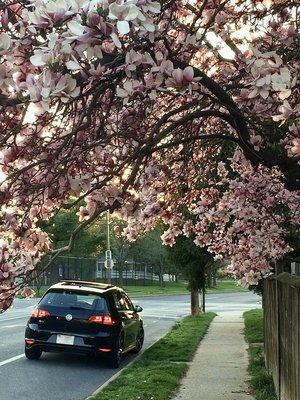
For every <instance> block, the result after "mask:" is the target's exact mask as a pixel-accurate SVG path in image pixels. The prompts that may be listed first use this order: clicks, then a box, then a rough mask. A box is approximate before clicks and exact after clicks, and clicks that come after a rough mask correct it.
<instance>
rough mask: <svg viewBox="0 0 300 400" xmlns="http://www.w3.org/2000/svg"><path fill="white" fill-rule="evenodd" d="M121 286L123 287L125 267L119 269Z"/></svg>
mask: <svg viewBox="0 0 300 400" xmlns="http://www.w3.org/2000/svg"><path fill="white" fill-rule="evenodd" d="M118 281H119V285H120V286H123V265H121V266H120V267H119V279H118Z"/></svg>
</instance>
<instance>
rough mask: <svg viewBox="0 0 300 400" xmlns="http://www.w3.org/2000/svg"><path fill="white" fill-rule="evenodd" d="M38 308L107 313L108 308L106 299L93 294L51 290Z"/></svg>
mask: <svg viewBox="0 0 300 400" xmlns="http://www.w3.org/2000/svg"><path fill="white" fill-rule="evenodd" d="M39 306H50V307H51V306H52V307H64V308H70V309H79V310H81V309H84V310H91V311H97V312H99V313H107V312H108V306H107V302H106V299H105V298H104V297H101V296H100V295H97V294H95V293H85V292H76V291H71V290H70V291H69V290H64V291H56V290H51V291H50V292H48V293H46V294H45V296H44V297H43V298H42V300H41V301H40V303H39Z"/></svg>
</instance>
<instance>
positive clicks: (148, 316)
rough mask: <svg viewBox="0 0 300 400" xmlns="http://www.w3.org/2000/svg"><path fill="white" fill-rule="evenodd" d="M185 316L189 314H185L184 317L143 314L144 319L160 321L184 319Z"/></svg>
mask: <svg viewBox="0 0 300 400" xmlns="http://www.w3.org/2000/svg"><path fill="white" fill-rule="evenodd" d="M184 315H187V314H183V315H177V316H176V317H175V316H174V317H171V316H170V315H155V314H143V315H142V316H143V317H147V318H159V319H163V318H165V319H178V318H182V317H183V316H184Z"/></svg>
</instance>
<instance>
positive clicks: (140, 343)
mask: <svg viewBox="0 0 300 400" xmlns="http://www.w3.org/2000/svg"><path fill="white" fill-rule="evenodd" d="M144 337H145V334H144V328H143V326H141V327H140V329H139V332H138V334H137V337H136V342H135V347H134V349H132V350H131V351H132V353H136V354H137V353H139V352H140V351H141V349H142V347H143V344H144Z"/></svg>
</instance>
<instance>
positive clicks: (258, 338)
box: [244, 309, 277, 400]
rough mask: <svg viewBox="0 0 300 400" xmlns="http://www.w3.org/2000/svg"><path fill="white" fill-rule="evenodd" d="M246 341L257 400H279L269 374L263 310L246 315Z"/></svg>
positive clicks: (249, 370)
mask: <svg viewBox="0 0 300 400" xmlns="http://www.w3.org/2000/svg"><path fill="white" fill-rule="evenodd" d="M244 320H245V331H244V333H245V339H246V341H247V342H248V343H249V345H250V346H249V349H248V353H249V367H248V372H249V374H250V377H251V379H250V385H251V388H252V390H253V394H254V396H255V399H257V400H277V396H276V392H275V387H274V383H273V378H272V376H271V375H269V374H268V372H267V370H266V367H265V362H264V352H263V346H262V345H261V343H262V342H263V310H261V309H258V310H250V311H246V312H245V313H244Z"/></svg>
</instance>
